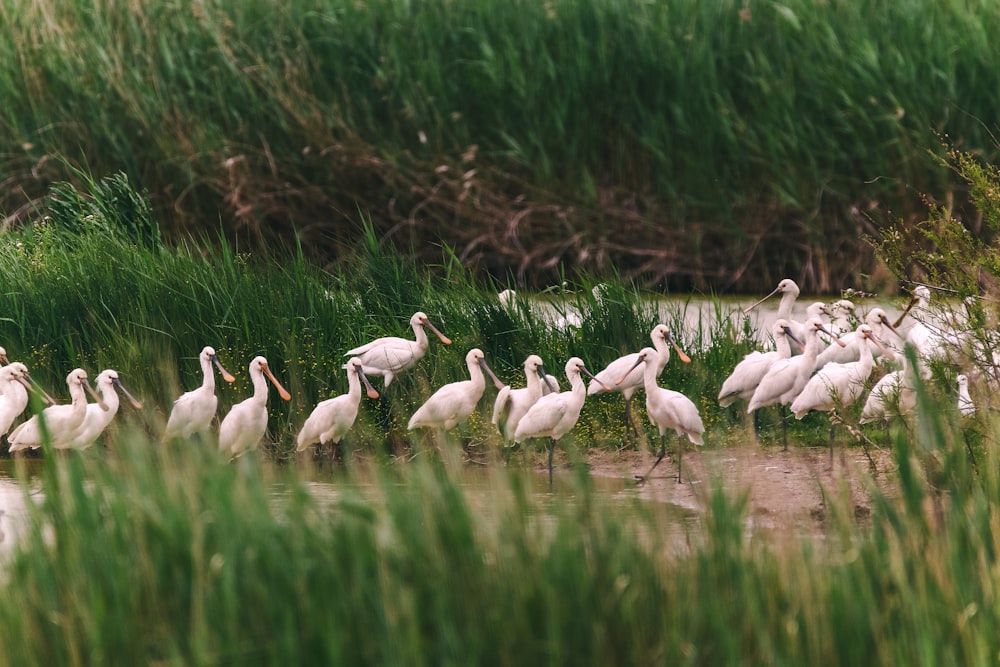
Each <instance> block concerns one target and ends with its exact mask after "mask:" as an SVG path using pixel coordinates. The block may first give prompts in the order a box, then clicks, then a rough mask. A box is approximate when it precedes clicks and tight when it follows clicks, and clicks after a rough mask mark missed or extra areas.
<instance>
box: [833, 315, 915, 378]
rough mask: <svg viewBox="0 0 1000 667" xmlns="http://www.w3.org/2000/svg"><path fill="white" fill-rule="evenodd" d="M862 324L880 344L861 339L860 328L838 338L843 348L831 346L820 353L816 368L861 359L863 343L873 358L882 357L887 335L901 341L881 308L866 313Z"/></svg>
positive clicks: (869, 339)
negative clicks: (891, 335)
mask: <svg viewBox="0 0 1000 667" xmlns="http://www.w3.org/2000/svg"><path fill="white" fill-rule="evenodd" d="M864 323H865V324H867V325H868V327H869V328H870V329H871V331H872V333H873V334H874V335H875V337H876V338H877V339H878V340H879V341H880V342H881V344H877V343H875V341H874V340H872V339H871V338H869V337H862V336H861V334H859V333H858V331H859V330H860V328H859V329H856V330H854V331H851V332H848V333H846V334H844V335H843V336H841V337H840V341H841V342H842V343H844V345H843V346H840V345H831V346H829V347H827V348H826V349H825V350H823V351H822V352H820V353H819V355H817V357H816V368H823V367H824V366H826V365H827V364H830V363H834V364H846V363H849V362H852V361H857V360H858V359H860V358H861V344H862V343H864V345H865V347H867V348H868V349H869V351H870V352H871V354H872V356H873V357H875V358H878V357H880V356H882V353H883V352H882V351H883V350H884V349H885V346H886V344H887V343H888V341H887V339H886V338H887V336H888V334H889V333H892V334H893V335H894V336H895V337H896V338H899V339H900V340H902V337H901V336H900V335H899V333H898V332H897V331H896V328H895V327H894V326H893V325H892V323H891V322H889V317H888V316H887V315H886V314H885V311H884V310H883V309H881V308H872V309H871V310H870V311H868V314H867V315H865V322H864Z"/></svg>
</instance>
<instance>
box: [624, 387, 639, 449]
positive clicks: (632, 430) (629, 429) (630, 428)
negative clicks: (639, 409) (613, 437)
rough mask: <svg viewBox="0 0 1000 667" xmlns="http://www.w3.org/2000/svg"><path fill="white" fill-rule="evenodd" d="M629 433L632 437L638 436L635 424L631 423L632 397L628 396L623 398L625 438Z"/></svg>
mask: <svg viewBox="0 0 1000 667" xmlns="http://www.w3.org/2000/svg"><path fill="white" fill-rule="evenodd" d="M629 435H632V436H634V437H639V431H638V429H636V427H635V424H633V423H632V397H631V396H629V397H628V398H626V399H625V439H626V440H627V439H628V437H629Z"/></svg>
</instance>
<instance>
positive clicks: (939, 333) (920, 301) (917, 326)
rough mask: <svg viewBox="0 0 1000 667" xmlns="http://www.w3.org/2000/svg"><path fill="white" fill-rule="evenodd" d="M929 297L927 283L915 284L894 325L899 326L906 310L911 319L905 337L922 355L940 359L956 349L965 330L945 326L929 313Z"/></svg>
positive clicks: (925, 357)
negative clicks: (911, 321)
mask: <svg viewBox="0 0 1000 667" xmlns="http://www.w3.org/2000/svg"><path fill="white" fill-rule="evenodd" d="M930 300H931V290H930V288H929V287H927V285H917V286H916V287H915V288H914V289H913V298H911V299H910V303H909V304H907V306H906V308H905V309H904V310H903V312H902V313H901V314H900V316H899V317H898V318H897V319H896V322H895V326H896V327H899V326H900V324H901V323H902V321H903V319H904V318H905V317H906V315H907V314H909V315H910V316H911V317H912V318H913V319H914V322H913V324H912V325H911V326H910V328H909V329H908V330H907V332H906V341H907V342H908V343H910V344H911V345H913V347H915V348H916V350H917V354H919V355H920V356H921V357H923V358H924V359H928V360H930V359H944V358H946V357H949V356H951V355H955V354H956V353H957V352H959V350H960V349H961V348H962V346H963V338H964V337H965V332H964V331H954V330H946V329H945V328H944V327H943V326H942V324H941V322H940V320H936V319H935V318H934V316H933V314H932V313H931V310H930Z"/></svg>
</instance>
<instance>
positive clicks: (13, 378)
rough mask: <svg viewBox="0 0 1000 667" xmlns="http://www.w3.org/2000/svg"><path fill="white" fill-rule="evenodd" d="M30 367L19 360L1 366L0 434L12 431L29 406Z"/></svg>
mask: <svg viewBox="0 0 1000 667" xmlns="http://www.w3.org/2000/svg"><path fill="white" fill-rule="evenodd" d="M30 388H31V387H30V385H29V384H28V367H27V366H25V365H24V364H22V363H21V362H19V361H15V362H14V363H12V364H9V365H7V366H4V367H2V368H0V435H4V434H6V433H8V432H9V431H10V427H11V426H12V425H13V424H14V420H15V419H17V418H18V417H19V416H21V413H22V412H24V409H25V408H26V407H28V390H29V389H30Z"/></svg>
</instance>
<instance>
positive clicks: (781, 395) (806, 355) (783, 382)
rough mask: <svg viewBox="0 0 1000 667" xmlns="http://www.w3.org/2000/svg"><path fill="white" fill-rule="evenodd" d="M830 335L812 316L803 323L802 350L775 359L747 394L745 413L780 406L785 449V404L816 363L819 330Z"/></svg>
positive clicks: (786, 437)
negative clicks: (803, 340)
mask: <svg viewBox="0 0 1000 667" xmlns="http://www.w3.org/2000/svg"><path fill="white" fill-rule="evenodd" d="M820 332H823V333H825V334H826V335H828V336H829V335H830V332H829V331H828V330H827V329H826V327H825V326H824V325H823V321H822V320H821V319H819V318H818V317H814V318H812V319H811V320H809V321H808V322H806V329H805V336H804V338H805V342H806V344H805V349H803V351H802V354H801V355H799V356H797V357H789V358H788V359H779V360H777V361H775V362H774V363H773V364H771V367H770V368H769V369H768V370H767V373H765V374H764V377H763V378H761V381H760V384H759V385H757V389H755V390H754V392H753V396H751V397H750V404H749V405H748V406H747V414H753V412H754V411H755V410H758V409H760V408H762V407H764V406H767V405H774V404H775V403H777V404H778V405H780V406H781V431H782V439H783V440H784V445H785V447H784V448H785V450H787V449H788V431H787V428H786V423H785V421H786V420H785V406H786V405H788V404H789V403H791V402H792V401H793V400H795V397H796V396H798V395H799V392H800V391H802V388H803V387H805V386H806V383H807V382H808V381H809V376H810V375H811V374H812V372H813V368H814V367H815V365H816V354H817V353H818V352H819V333H820ZM833 341H834V343H835V344H837V345H843V344H844V343H842V342H841V341H840V339H839V338H834V339H833Z"/></svg>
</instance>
